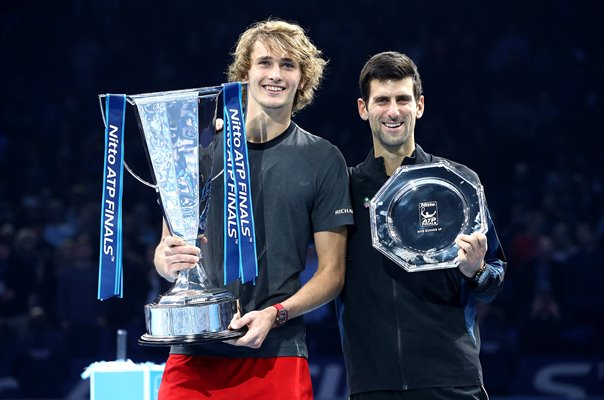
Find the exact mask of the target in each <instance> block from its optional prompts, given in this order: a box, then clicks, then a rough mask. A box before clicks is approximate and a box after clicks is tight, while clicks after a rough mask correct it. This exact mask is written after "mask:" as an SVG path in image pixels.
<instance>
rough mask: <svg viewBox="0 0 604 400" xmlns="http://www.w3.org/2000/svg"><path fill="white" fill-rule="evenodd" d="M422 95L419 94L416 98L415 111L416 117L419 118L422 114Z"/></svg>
mask: <svg viewBox="0 0 604 400" xmlns="http://www.w3.org/2000/svg"><path fill="white" fill-rule="evenodd" d="M424 107H425V104H424V95H421V96H419V99H418V100H417V113H416V114H415V115H416V118H421V117H422V115H424Z"/></svg>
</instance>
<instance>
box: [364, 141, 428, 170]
mask: <svg viewBox="0 0 604 400" xmlns="http://www.w3.org/2000/svg"><path fill="white" fill-rule="evenodd" d="M433 158H434V157H433V156H432V154H428V153H426V152H425V151H424V149H422V148H421V146H420V145H418V144H416V145H415V150H413V153H411V156H409V157H405V158H404V159H403V162H402V163H401V165H415V164H423V163H427V162H430V161H432V159H433ZM358 168H359V170H360V172H362V173H363V174H365V175H368V176H370V177H374V178H377V177H382V178H384V177H386V178H387V175H386V167H385V166H384V157H377V158H376V157H375V154H374V149H373V148H371V151H370V152H369V154H368V155H367V158H366V159H365V161H363V162H362V163H361V164H359V166H358Z"/></svg>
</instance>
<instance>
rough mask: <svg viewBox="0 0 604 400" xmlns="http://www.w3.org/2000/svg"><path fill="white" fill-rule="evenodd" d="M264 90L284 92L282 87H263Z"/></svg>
mask: <svg viewBox="0 0 604 400" xmlns="http://www.w3.org/2000/svg"><path fill="white" fill-rule="evenodd" d="M265 89H266V90H270V91H271V92H280V91H282V90H284V89H283V88H282V87H279V86H265Z"/></svg>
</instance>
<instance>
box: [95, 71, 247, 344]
mask: <svg viewBox="0 0 604 400" xmlns="http://www.w3.org/2000/svg"><path fill="white" fill-rule="evenodd" d="M220 98H223V100H224V119H225V129H224V130H223V132H224V133H220V134H217V133H216V130H215V121H216V116H217V112H218V102H219V99H220ZM99 99H100V101H101V109H102V110H103V111H104V113H103V116H104V120H105V125H106V131H105V134H106V135H105V168H104V182H103V183H104V188H103V189H104V190H103V208H102V214H103V215H102V217H101V257H100V270H99V294H98V296H99V299H101V300H103V299H106V298H109V297H112V296H119V297H121V296H122V293H121V286H122V281H121V254H120V253H121V246H120V242H121V229H120V224H121V222H120V221H121V180H122V165H125V166H126V168H127V170H128V171H129V172H130V173H131V174H132V175H133V176H134V177H135V178H136V179H138V180H139V181H141V182H143V183H145V184H147V185H148V186H151V187H153V188H154V189H155V190H156V192H157V194H158V200H159V203H160V205H161V207H162V211H163V215H164V219H165V222H166V224H167V226H168V228H169V230H170V233H171V234H172V235H174V236H179V237H181V238H183V239H184V240H185V241H186V242H187V244H193V245H197V246H198V247H200V248H201V249H202V254H201V257H200V262H199V263H198V264H197V265H196V267H195V268H193V269H191V270H182V271H180V272H179V275H178V277H177V279H176V280H175V282H174V284H173V286H172V287H171V288H170V289H169V290H168V292H166V293H164V294H161V295H159V296H158V297H157V299H156V300H155V301H154V302H153V303H150V304H147V305H146V306H145V308H144V309H145V320H146V327H147V333H146V334H144V335H143V336H142V337H141V338H140V339H139V343H140V344H144V345H152V346H165V345H173V344H181V343H192V342H200V341H212V340H224V339H228V338H233V337H238V336H241V335H242V334H243V332H241V331H234V330H230V329H228V325H229V323H230V321H231V319H232V318H233V315H234V314H235V313H236V312H237V299H236V298H235V297H234V296H233V295H232V294H231V293H229V292H228V291H227V290H225V289H223V288H220V287H218V285H215V284H213V283H212V280H211V279H209V278H208V272H211V273H212V275H213V276H215V275H216V274H217V271H218V272H219V271H220V269H221V268H224V276H225V284H226V283H227V282H228V281H230V280H233V278H235V279H236V278H240V279H242V280H243V281H247V280H251V279H253V278H254V277H255V273H257V266H256V257H255V256H256V254H255V243H254V232H253V229H252V231H251V232H250V230H249V229H248V227H246V229H245V230H243V231H242V230H239V231H236V232H238V233H239V234H238V235H236V237H235V240H231V241H229V238H227V237H226V236H225V232H226V231H227V229H226V225H225V229H212V230H208V229H207V222H208V218H209V217H212V218H211V219H212V220H213V221H218V220H220V218H222V217H223V216H224V215H225V212H226V211H227V209H226V208H227V205H226V204H227V203H226V202H221V201H210V199H211V197H212V196H213V195H216V196H218V197H222V198H223V199H224V200H226V199H227V198H228V197H229V193H227V191H228V189H227V188H233V187H235V188H236V187H242V185H237V184H236V183H235V184H234V183H233V182H229V180H233V179H234V180H237V179H241V178H242V177H243V178H244V179H245V178H247V176H246V173H247V175H249V168H248V167H247V165H244V164H242V163H238V165H239V166H240V167H241V166H242V167H243V168H244V169H246V170H245V171H243V172H244V173H237V171H235V170H234V168H235V167H234V165H233V164H234V163H233V162H232V160H233V154H234V153H233V152H234V151H236V152H237V153H236V154H237V155H238V156H239V155H241V154H243V155H245V160H244V161H247V149H246V148H245V146H246V144H245V140H233V134H237V135H239V136H240V135H241V134H242V132H241V131H242V130H243V137H245V131H244V129H245V99H246V85H245V84H242V83H229V84H225V85H222V86H216V87H204V88H200V89H187V90H178V91H169V92H159V93H146V94H139V95H129V96H126V95H110V94H106V95H105V94H104V95H100V96H99ZM103 100H105V104H104V107H103ZM126 103H129V104H131V105H133V106H134V108H135V115H136V119H137V122H138V125H139V128H140V131H141V133H142V136H143V139H144V140H143V142H144V147H145V148H146V150H147V151H146V153H147V156H148V159H149V161H150V165H151V169H152V175H153V177H154V179H155V183H153V184H150V183H147V182H145V181H144V180H142V179H141V178H139V177H138V176H137V175H135V174H134V173H133V172H132V171H131V170H130V168H129V167H128V165H127V164H126V163H125V162H123V155H122V153H123V145H122V142H123V140H122V136H123V130H124V129H123V127H124V117H125V110H126ZM233 128H235V129H233ZM235 145H239V146H243V148H239V149H238V148H236V147H235ZM239 172H241V171H239ZM247 187H249V185H248V186H247ZM223 189H224V190H223ZM246 196H247V197H246ZM231 197H233V196H231ZM234 197H235V198H237V199H243V201H237V202H236V205H235V206H234V210H232V208H233V207H230V206H229V212H231V214H233V211H234V213H235V214H237V213H238V212H243V213H245V216H246V217H247V218H248V220H249V219H252V218H250V217H251V207H250V205H251V193H249V191H248V192H246V193H236V194H235V196H234ZM223 204H224V210H223V209H221V207H219V206H220V205H223ZM210 205H212V207H210ZM217 205H218V207H217ZM239 205H243V206H244V207H245V208H244V209H241V210H240V209H239V207H238V206H239ZM237 216H239V214H237ZM239 220H240V218H239V217H237V218H236V221H239ZM252 220H253V219H252ZM230 222H231V221H229V223H230ZM224 223H225V224H226V223H227V217H226V216H225V217H224ZM252 228H253V224H252ZM228 231H229V233H231V232H232V229H228ZM243 233H245V234H243ZM202 238H203V241H204V242H208V241H217V242H216V243H221V244H222V243H223V241H224V249H225V253H227V252H228V253H229V254H231V255H232V254H234V253H235V254H236V257H232V256H229V257H228V260H227V257H226V256H224V257H223V258H224V263H221V264H222V265H215V264H216V263H212V261H211V260H215V259H216V257H209V256H208V257H206V254H204V249H205V248H206V247H205V246H203V244H202V243H201V241H202ZM250 250H251V251H250ZM227 264H228V265H227ZM254 268H255V270H254ZM233 270H235V273H234V275H233ZM250 271H251V272H250ZM243 274H246V275H245V276H244V275H243ZM227 275H228V276H229V277H228V279H227Z"/></svg>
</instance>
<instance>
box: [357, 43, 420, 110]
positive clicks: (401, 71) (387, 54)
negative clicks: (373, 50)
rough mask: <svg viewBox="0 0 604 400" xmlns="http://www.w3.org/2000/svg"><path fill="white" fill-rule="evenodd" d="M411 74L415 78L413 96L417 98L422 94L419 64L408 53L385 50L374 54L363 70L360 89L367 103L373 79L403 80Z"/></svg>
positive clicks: (383, 80) (381, 80) (360, 77)
mask: <svg viewBox="0 0 604 400" xmlns="http://www.w3.org/2000/svg"><path fill="white" fill-rule="evenodd" d="M408 76H410V77H411V78H412V79H413V96H414V97H415V100H417V99H419V96H421V95H422V80H421V79H420V77H419V72H418V71H417V65H415V63H414V62H413V60H411V59H410V58H409V57H408V56H407V55H406V54H402V53H399V52H396V51H384V52H382V53H378V54H376V55H374V56H372V57H371V58H370V59H369V60H367V62H366V63H365V66H363V69H362V70H361V75H360V76H359V89H360V90H361V98H362V99H363V101H365V103H367V101H368V100H369V85H370V84H371V81H372V80H378V81H379V82H385V81H387V80H389V79H392V80H402V79H405V78H406V77H408Z"/></svg>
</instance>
